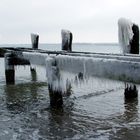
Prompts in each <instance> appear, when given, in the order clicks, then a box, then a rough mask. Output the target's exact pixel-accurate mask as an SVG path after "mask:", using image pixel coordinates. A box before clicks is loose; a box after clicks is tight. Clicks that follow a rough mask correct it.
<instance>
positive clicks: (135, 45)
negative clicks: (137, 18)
mask: <svg viewBox="0 0 140 140" xmlns="http://www.w3.org/2000/svg"><path fill="white" fill-rule="evenodd" d="M132 30H133V33H134V35H133V39H132V40H131V42H130V46H131V50H130V53H132V54H139V27H138V25H136V24H133V26H132Z"/></svg>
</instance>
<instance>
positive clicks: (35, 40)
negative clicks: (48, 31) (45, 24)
mask: <svg viewBox="0 0 140 140" xmlns="http://www.w3.org/2000/svg"><path fill="white" fill-rule="evenodd" d="M38 41H39V35H37V34H33V33H32V34H31V42H32V48H33V49H38Z"/></svg>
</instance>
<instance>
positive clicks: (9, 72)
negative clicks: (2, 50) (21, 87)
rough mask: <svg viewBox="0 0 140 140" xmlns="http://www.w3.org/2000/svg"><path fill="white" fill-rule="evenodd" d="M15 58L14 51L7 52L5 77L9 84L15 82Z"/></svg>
mask: <svg viewBox="0 0 140 140" xmlns="http://www.w3.org/2000/svg"><path fill="white" fill-rule="evenodd" d="M13 59H14V58H13V55H12V53H6V54H5V78H6V84H7V85H8V84H14V83H15V69H14V64H13Z"/></svg>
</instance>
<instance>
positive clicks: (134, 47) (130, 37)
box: [118, 18, 139, 99]
mask: <svg viewBox="0 0 140 140" xmlns="http://www.w3.org/2000/svg"><path fill="white" fill-rule="evenodd" d="M118 28H119V30H118V31H119V34H118V35H119V43H120V46H121V47H122V50H123V53H124V54H125V53H132V54H139V27H138V26H137V25H136V24H134V23H132V22H131V21H130V20H128V19H125V18H120V19H119V21H118ZM136 76H137V75H136ZM124 95H125V99H131V98H136V97H137V96H138V90H137V88H136V85H129V84H127V86H126V87H125V91H124Z"/></svg>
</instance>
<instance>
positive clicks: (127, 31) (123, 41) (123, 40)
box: [118, 18, 134, 53]
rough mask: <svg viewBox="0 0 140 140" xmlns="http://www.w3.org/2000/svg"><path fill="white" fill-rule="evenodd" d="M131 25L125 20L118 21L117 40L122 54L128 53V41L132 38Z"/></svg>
mask: <svg viewBox="0 0 140 140" xmlns="http://www.w3.org/2000/svg"><path fill="white" fill-rule="evenodd" d="M132 26H133V23H132V22H131V21H130V20H128V19H125V18H120V19H119V20H118V38H119V43H120V45H121V47H122V51H123V53H130V41H131V40H132V38H133V35H134V34H133V30H132Z"/></svg>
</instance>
